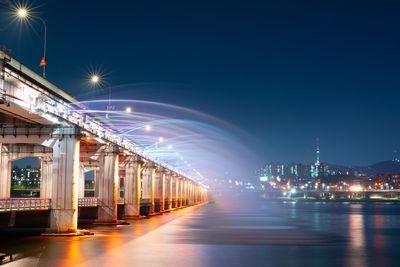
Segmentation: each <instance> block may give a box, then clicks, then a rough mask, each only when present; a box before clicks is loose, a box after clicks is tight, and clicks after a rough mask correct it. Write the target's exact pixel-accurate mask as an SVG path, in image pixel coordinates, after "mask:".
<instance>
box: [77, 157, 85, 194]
mask: <svg viewBox="0 0 400 267" xmlns="http://www.w3.org/2000/svg"><path fill="white" fill-rule="evenodd" d="M78 197H85V166H84V165H83V164H80V165H79V178H78Z"/></svg>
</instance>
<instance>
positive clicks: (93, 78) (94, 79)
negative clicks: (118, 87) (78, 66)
mask: <svg viewBox="0 0 400 267" xmlns="http://www.w3.org/2000/svg"><path fill="white" fill-rule="evenodd" d="M90 81H91V83H92V84H94V85H98V84H101V83H102V78H101V76H100V75H98V74H93V75H92V76H90ZM112 109H114V106H111V86H109V87H108V105H107V114H106V118H107V119H109V117H110V116H109V114H108V111H110V110H112ZM125 111H126V112H128V113H130V112H132V108H131V107H127V108H126V110H125Z"/></svg>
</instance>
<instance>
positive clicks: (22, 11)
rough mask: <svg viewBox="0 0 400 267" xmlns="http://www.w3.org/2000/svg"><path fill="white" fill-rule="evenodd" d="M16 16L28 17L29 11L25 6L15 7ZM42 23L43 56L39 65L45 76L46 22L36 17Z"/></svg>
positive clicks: (44, 76)
mask: <svg viewBox="0 0 400 267" xmlns="http://www.w3.org/2000/svg"><path fill="white" fill-rule="evenodd" d="M17 16H18V17H19V18H20V19H27V18H29V12H28V10H27V9H26V8H19V9H17ZM36 18H37V19H38V20H40V21H41V22H42V23H43V26H44V44H43V58H42V61H41V62H40V66H43V78H46V49H47V24H46V21H45V20H44V19H42V18H41V17H36Z"/></svg>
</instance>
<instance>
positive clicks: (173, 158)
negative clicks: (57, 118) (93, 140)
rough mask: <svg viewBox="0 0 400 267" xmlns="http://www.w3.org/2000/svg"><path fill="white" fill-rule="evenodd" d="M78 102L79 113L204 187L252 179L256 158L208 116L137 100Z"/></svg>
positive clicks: (226, 127) (221, 123)
mask: <svg viewBox="0 0 400 267" xmlns="http://www.w3.org/2000/svg"><path fill="white" fill-rule="evenodd" d="M109 101H110V100H109V99H108V100H89V101H81V102H79V103H76V104H83V105H84V106H85V107H86V109H82V110H80V111H81V112H85V113H87V114H90V115H91V116H95V117H96V119H98V120H101V122H102V123H103V124H104V125H106V126H107V127H110V128H111V129H113V130H114V131H115V132H116V133H118V135H119V136H121V137H122V138H123V139H126V140H129V141H131V142H134V143H135V144H136V145H137V146H138V147H139V148H140V149H141V152H142V153H143V154H144V155H145V156H147V157H149V158H152V159H155V160H156V161H158V162H162V163H164V164H166V165H168V166H169V167H171V168H172V169H174V170H175V171H178V172H181V173H183V174H185V175H187V176H188V177H190V178H192V179H195V180H197V181H198V182H200V183H203V184H210V183H211V180H212V181H214V180H215V178H217V179H221V178H222V177H226V173H227V172H229V174H231V175H233V177H230V178H232V179H236V178H238V179H239V178H242V177H251V175H252V173H253V170H254V169H255V166H254V164H255V163H254V162H255V161H254V158H255V156H254V155H253V154H252V153H251V152H250V151H249V150H248V149H247V148H246V147H245V146H244V145H243V144H242V143H241V142H240V141H239V139H238V138H237V137H236V136H235V135H234V134H237V133H238V132H240V130H239V129H237V128H235V127H234V126H232V125H229V124H228V123H226V122H224V121H221V120H219V119H217V118H215V117H212V116H210V115H207V114H204V113H201V112H198V111H195V110H192V109H188V108H184V107H180V106H174V105H170V104H165V103H158V102H151V101H142V100H125V99H114V100H111V102H112V105H113V106H114V107H115V109H113V110H110V109H108V108H107V106H109V105H110V103H109Z"/></svg>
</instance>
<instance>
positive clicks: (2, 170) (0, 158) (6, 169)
mask: <svg viewBox="0 0 400 267" xmlns="http://www.w3.org/2000/svg"><path fill="white" fill-rule="evenodd" d="M10 193H11V160H10V153H9V152H8V149H7V147H6V146H4V145H2V144H0V199H3V198H10Z"/></svg>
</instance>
